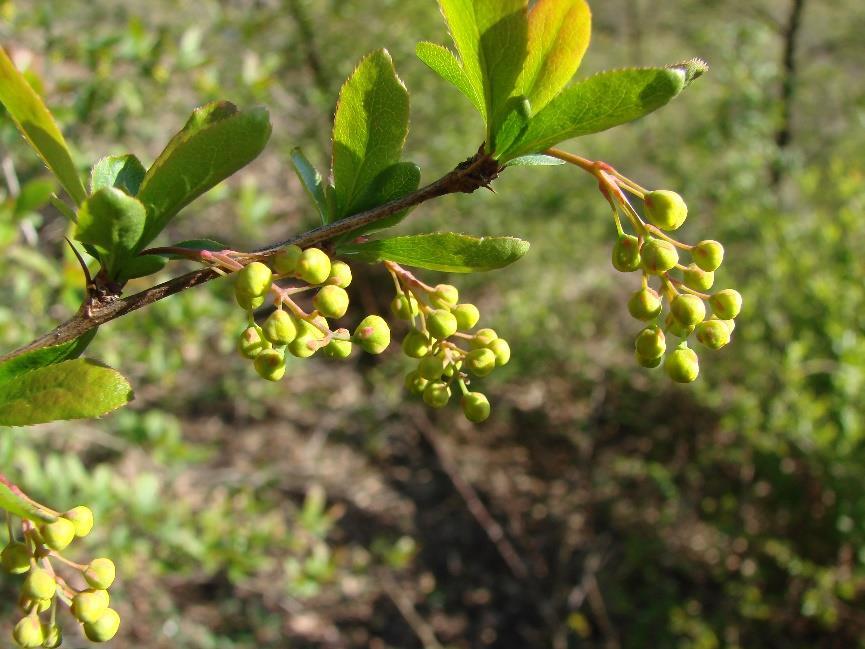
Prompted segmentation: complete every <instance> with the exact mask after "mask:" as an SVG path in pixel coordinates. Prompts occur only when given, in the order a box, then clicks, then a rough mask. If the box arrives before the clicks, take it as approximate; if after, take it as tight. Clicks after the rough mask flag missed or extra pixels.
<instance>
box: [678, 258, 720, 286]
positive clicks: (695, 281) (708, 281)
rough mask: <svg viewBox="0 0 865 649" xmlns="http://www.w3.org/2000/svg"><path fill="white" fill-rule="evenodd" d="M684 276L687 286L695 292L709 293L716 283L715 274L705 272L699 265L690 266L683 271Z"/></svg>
mask: <svg viewBox="0 0 865 649" xmlns="http://www.w3.org/2000/svg"><path fill="white" fill-rule="evenodd" d="M682 275H683V276H684V280H685V286H687V287H688V288H692V289H694V290H695V291H708V290H709V289H710V288H712V284H714V283H715V273H713V272H712V271H706V270H703V269H702V268H700V267H699V266H698V265H697V264H688V267H687V268H686V269H685V270H684V271H682Z"/></svg>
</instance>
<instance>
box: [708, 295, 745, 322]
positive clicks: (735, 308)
mask: <svg viewBox="0 0 865 649" xmlns="http://www.w3.org/2000/svg"><path fill="white" fill-rule="evenodd" d="M709 306H711V307H712V313H714V314H715V315H716V316H718V318H719V319H720V320H732V319H734V318H735V317H736V316H738V315H739V312H740V311H741V310H742V295H741V294H740V293H739V291H734V290H733V289H732V288H725V289H724V290H723V291H718V292H717V293H715V294H714V295H713V296H712V297H711V298H709Z"/></svg>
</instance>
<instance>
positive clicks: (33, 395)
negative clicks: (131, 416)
mask: <svg viewBox="0 0 865 649" xmlns="http://www.w3.org/2000/svg"><path fill="white" fill-rule="evenodd" d="M132 397H133V395H132V388H131V387H130V385H129V383H128V382H127V381H126V379H125V378H123V377H122V376H121V375H120V374H119V373H118V372H116V371H114V370H112V369H111V368H108V367H105V366H104V365H100V364H99V363H96V362H95V361H92V360H88V359H82V358H79V359H76V360H72V361H64V362H62V363H59V364H57V365H50V366H48V367H42V368H39V369H36V370H32V371H30V372H27V373H26V374H23V375H21V376H19V377H17V378H16V379H15V380H13V381H6V382H4V383H0V426H31V425H34V424H44V423H47V422H49V421H57V420H66V419H89V418H93V417H101V416H102V415H105V414H107V413H109V412H111V411H113V410H116V409H117V408H120V407H121V406H124V405H126V404H127V403H128V402H129V401H131V400H132Z"/></svg>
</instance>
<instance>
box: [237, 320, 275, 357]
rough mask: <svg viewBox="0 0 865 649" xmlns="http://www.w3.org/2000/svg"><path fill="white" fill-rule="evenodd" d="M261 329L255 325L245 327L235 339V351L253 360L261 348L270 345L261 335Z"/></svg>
mask: <svg viewBox="0 0 865 649" xmlns="http://www.w3.org/2000/svg"><path fill="white" fill-rule="evenodd" d="M260 332H261V329H259V328H258V327H257V326H252V327H247V328H246V329H244V330H243V333H241V334H240V338H238V340H237V351H238V352H240V355H241V356H243V357H244V358H248V359H249V360H253V359H254V358H255V357H256V356H258V355H259V354H260V353H261V352H262V350H264V349H267V348H268V347H269V346H270V345H269V344H268V343H267V342H265V340H264V339H263V338H262V337H261V333H260Z"/></svg>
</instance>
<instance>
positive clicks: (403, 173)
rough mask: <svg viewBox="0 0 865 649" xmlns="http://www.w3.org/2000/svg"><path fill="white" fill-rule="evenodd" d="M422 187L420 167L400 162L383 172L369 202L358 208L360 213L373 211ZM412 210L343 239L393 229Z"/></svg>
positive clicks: (363, 228) (373, 186)
mask: <svg viewBox="0 0 865 649" xmlns="http://www.w3.org/2000/svg"><path fill="white" fill-rule="evenodd" d="M419 185H420V167H418V166H417V165H416V164H414V163H413V162H398V163H396V164H394V165H391V166H390V167H388V168H387V169H385V170H384V171H382V172H381V173H380V174H379V175H378V176H377V177H376V179H375V180H374V181H373V182H372V185H371V186H370V189H369V194H368V196H367V202H366V203H365V204H361V205H359V206H358V211H359V212H360V211H364V210H367V209H372V208H373V207H377V206H379V205H384V204H385V203H389V202H391V201H394V200H396V199H398V198H402V197H403V196H405V195H407V194H410V193H412V192H413V191H416V190H417V188H418V186H419ZM410 211H411V210H408V209H407V210H403V211H402V212H397V213H396V214H393V215H391V216H389V217H387V218H386V219H381V220H379V221H376V222H375V223H370V224H369V225H367V226H364V227H362V228H359V229H357V230H354V231H352V232H350V233H349V234H347V235H345V236H344V237H342V239H341V240H350V239H354V238H357V237H359V236H360V235H362V234H369V233H371V232H377V231H379V230H385V229H387V228H391V227H393V226H395V225H396V224H398V223H399V222H400V221H402V220H403V219H404V218H405V217H406V216H407V215H408V214H409V212H410Z"/></svg>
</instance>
